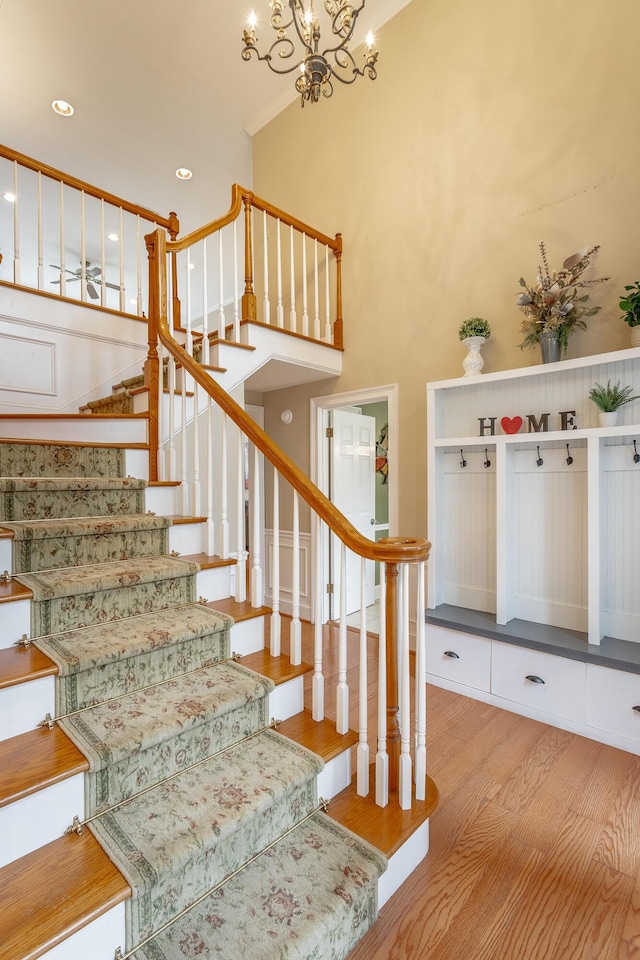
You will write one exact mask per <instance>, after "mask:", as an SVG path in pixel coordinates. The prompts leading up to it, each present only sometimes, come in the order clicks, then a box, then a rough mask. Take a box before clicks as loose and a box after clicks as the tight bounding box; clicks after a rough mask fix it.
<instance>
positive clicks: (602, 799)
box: [571, 745, 633, 824]
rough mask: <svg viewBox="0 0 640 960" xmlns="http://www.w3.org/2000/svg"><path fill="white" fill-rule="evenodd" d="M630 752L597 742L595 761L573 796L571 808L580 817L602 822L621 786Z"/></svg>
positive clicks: (627, 768)
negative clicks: (580, 787)
mask: <svg viewBox="0 0 640 960" xmlns="http://www.w3.org/2000/svg"><path fill="white" fill-rule="evenodd" d="M632 762H633V755H632V754H630V753H626V752H625V751H624V750H615V749H614V748H613V747H607V746H604V745H601V747H600V753H599V755H598V759H597V761H596V762H595V763H594V765H593V767H592V769H591V770H590V772H589V776H588V777H587V780H586V782H585V783H583V785H582V790H581V791H580V793H579V794H578V795H577V796H576V797H574V799H573V802H572V805H571V808H572V810H574V811H575V812H576V813H580V814H582V816H584V817H590V818H591V819H592V820H597V821H598V822H599V823H603V824H604V823H606V822H607V820H608V819H609V817H610V816H611V813H612V811H613V807H614V804H615V800H616V797H617V796H618V794H619V793H620V791H621V790H622V787H623V784H624V782H625V779H626V777H627V772H628V770H629V764H630V763H632Z"/></svg>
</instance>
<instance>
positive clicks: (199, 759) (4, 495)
mask: <svg viewBox="0 0 640 960" xmlns="http://www.w3.org/2000/svg"><path fill="white" fill-rule="evenodd" d="M0 448H4V449H0V464H1V465H2V472H3V473H4V474H5V478H3V479H0V494H1V496H0V511H1V512H0V518H2V519H0V523H2V524H3V525H4V526H7V527H10V529H11V530H12V532H13V534H14V541H13V550H14V563H15V566H14V569H15V570H18V571H19V573H18V578H19V580H20V581H21V582H22V583H24V584H25V585H26V586H28V587H29V588H30V589H31V590H32V591H33V595H34V599H33V601H32V603H31V611H32V614H31V621H32V622H31V628H32V632H31V635H32V637H34V638H36V639H35V643H36V645H37V646H38V647H39V648H40V649H41V650H42V651H44V652H45V653H46V654H47V655H48V656H49V657H51V659H52V660H54V662H55V663H56V664H57V666H58V669H59V676H58V678H57V690H56V710H57V714H58V716H61V717H63V718H64V719H61V720H60V721H59V722H60V725H61V727H62V728H63V729H64V731H65V732H66V733H67V735H68V736H69V737H70V738H71V739H72V740H73V741H74V742H75V743H76V745H77V746H78V747H79V748H80V749H81V750H82V752H83V753H84V754H85V755H86V756H87V758H88V760H89V768H90V769H89V772H88V773H87V774H86V779H85V803H86V806H85V813H84V816H85V817H87V818H88V817H94V816H95V817H96V818H95V819H93V820H92V821H91V823H90V824H89V829H91V830H92V832H93V833H94V835H95V836H96V837H97V839H98V840H99V842H100V843H101V844H102V846H103V847H104V849H105V850H106V852H107V853H108V854H109V856H110V857H111V858H112V859H113V861H114V862H115V863H116V864H117V866H118V867H119V869H120V870H121V872H122V873H123V874H124V875H125V877H126V878H127V880H128V882H129V883H130V885H131V887H132V890H133V896H132V898H131V900H130V901H128V903H127V916H126V919H127V939H126V944H121V945H117V944H114V949H115V947H116V946H121V947H122V949H123V950H132V949H133V948H134V947H136V946H137V945H138V944H139V943H141V942H144V946H142V947H140V949H139V950H136V953H135V956H136V957H139V958H143V960H183V958H184V957H195V956H198V957H203V958H208V957H211V958H214V957H223V956H224V957H225V960H236V958H237V960H240V958H241V957H242V958H244V957H246V956H247V955H249V954H252V955H254V957H255V958H260V957H264V958H265V960H266V958H270V960H271V958H275V957H287V958H290V960H294V958H295V960H311V958H313V960H342V958H344V957H346V955H347V953H348V952H349V951H350V949H351V948H352V947H353V945H354V944H355V943H356V942H357V940H358V939H359V938H360V937H361V936H362V935H363V934H364V933H365V932H366V930H367V929H368V928H369V926H370V925H371V924H372V923H373V922H374V921H375V918H376V914H377V882H378V878H379V876H380V874H381V873H382V871H383V870H384V869H385V867H386V860H385V858H384V857H383V856H382V854H380V853H379V852H378V851H376V850H374V849H373V848H372V847H370V846H369V845H368V844H366V843H364V842H363V841H361V840H360V839H359V838H357V837H355V836H354V835H352V834H350V833H349V832H348V831H345V830H344V829H343V828H342V827H340V826H338V825H337V824H335V823H334V822H333V821H331V820H330V819H329V818H327V817H326V816H325V815H324V814H321V813H317V812H314V811H316V809H317V787H316V776H317V774H318V772H319V770H320V769H321V767H322V761H321V760H320V759H319V758H318V757H316V756H315V755H314V754H312V753H309V752H308V751H307V750H305V749H304V748H302V747H300V746H298V745H296V744H295V743H293V742H292V741H290V740H288V739H287V738H285V737H282V736H281V735H280V734H278V733H277V732H275V731H274V730H273V729H271V728H270V727H269V725H268V717H267V709H268V706H267V705H268V700H267V696H268V694H269V692H270V691H271V689H272V687H273V685H272V683H271V681H269V680H266V679H265V678H263V677H260V676H258V675H257V674H255V673H253V672H252V671H249V670H247V669H246V668H244V667H242V666H241V665H240V664H238V663H235V662H233V660H231V659H229V656H230V640H229V631H230V627H231V621H230V619H229V618H228V617H226V616H225V615H223V614H220V613H216V612H215V611H214V610H211V609H210V608H208V607H205V606H203V605H202V604H198V603H196V602H195V598H196V574H197V572H198V569H199V568H198V567H197V565H195V564H192V563H189V562H187V561H184V560H180V559H178V558H175V557H168V556H165V555H164V554H166V550H167V528H168V525H169V523H168V521H166V520H163V519H162V518H158V517H153V516H148V515H145V514H144V513H143V509H144V504H143V503H141V500H142V498H143V496H144V487H145V484H144V483H143V482H141V481H135V480H132V479H130V478H126V479H125V478H124V476H123V473H124V471H123V465H124V464H123V460H122V457H121V452H120V451H117V450H114V451H112V450H107V449H106V448H95V449H94V450H93V451H91V448H82V447H79V448H75V447H72V448H65V447H59V446H46V445H38V447H37V449H36V450H35V451H34V450H32V448H31V447H30V446H29V445H26V444H23V445H19V444H0ZM7 448H15V449H14V450H13V455H11V451H10V450H8V449H7ZM16 474H20V476H19V477H18V476H16ZM41 518H42V519H41ZM66 714H71V715H70V716H66V717H65V715H66ZM75 813H77V811H70V816H69V820H70V821H71V819H72V817H73V814H75ZM262 851H265V852H262ZM60 869H62V870H63V869H64V864H62V865H61V866H60ZM229 877H230V879H225V878H229ZM176 918H177V920H176ZM174 920H176V922H175V923H174V922H173V921H174ZM157 931H160V932H159V933H158V935H157V936H156V932H157ZM147 938H151V939H150V940H148V942H147Z"/></svg>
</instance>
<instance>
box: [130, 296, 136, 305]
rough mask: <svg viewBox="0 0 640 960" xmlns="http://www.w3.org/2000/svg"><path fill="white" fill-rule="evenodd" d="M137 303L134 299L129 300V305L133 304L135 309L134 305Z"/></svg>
mask: <svg viewBox="0 0 640 960" xmlns="http://www.w3.org/2000/svg"><path fill="white" fill-rule="evenodd" d="M137 302H138V301H137V300H136V298H135V297H133V298H132V299H131V300H129V303H131V304H133V306H134V307H135V305H136V303H137Z"/></svg>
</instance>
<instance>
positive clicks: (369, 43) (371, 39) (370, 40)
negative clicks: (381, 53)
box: [366, 30, 375, 50]
mask: <svg viewBox="0 0 640 960" xmlns="http://www.w3.org/2000/svg"><path fill="white" fill-rule="evenodd" d="M374 43H375V38H374V36H373V34H372V32H371V30H369V33H368V34H367V39H366V44H367V47H368V48H369V50H370V49H371V47H372V46H373V44H374Z"/></svg>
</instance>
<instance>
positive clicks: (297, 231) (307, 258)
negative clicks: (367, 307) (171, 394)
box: [167, 184, 343, 364]
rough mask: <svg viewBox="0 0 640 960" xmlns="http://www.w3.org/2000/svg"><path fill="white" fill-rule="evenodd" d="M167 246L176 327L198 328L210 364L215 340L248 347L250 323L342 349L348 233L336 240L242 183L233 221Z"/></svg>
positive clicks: (235, 197) (225, 219) (235, 191)
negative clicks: (245, 329)
mask: <svg viewBox="0 0 640 960" xmlns="http://www.w3.org/2000/svg"><path fill="white" fill-rule="evenodd" d="M167 249H168V250H169V251H170V252H171V254H172V256H173V264H174V270H173V271H172V297H171V303H170V316H171V320H172V322H173V327H174V329H175V330H178V329H180V328H182V329H183V330H185V331H186V330H187V329H189V330H190V331H191V333H192V334H193V336H194V337H195V339H196V343H197V346H198V348H200V346H201V347H202V358H201V359H202V362H203V363H205V364H206V363H208V362H209V342H210V340H212V339H220V340H231V341H235V342H236V343H240V342H241V340H244V342H246V341H247V337H246V336H245V337H243V335H242V330H241V326H242V324H247V323H260V324H264V325H266V326H270V327H276V328H278V329H280V330H284V331H286V332H287V333H291V334H294V335H296V336H301V337H304V338H305V339H310V340H317V341H320V342H323V343H330V344H332V345H333V346H336V347H338V348H342V345H343V344H342V341H343V319H342V288H341V258H342V240H341V237H340V234H337V236H336V237H329V236H327V235H326V234H324V233H321V232H320V231H318V230H315V229H314V228H313V227H311V226H309V225H308V224H305V223H303V222H302V221H301V220H298V219H297V218H295V217H292V216H290V215H289V214H287V213H285V212H284V211H282V210H280V209H278V207H275V206H273V204H270V203H269V202H268V201H266V200H263V199H262V198H260V197H258V196H257V195H256V194H254V193H253V192H252V191H250V190H246V189H245V188H243V187H241V186H239V185H238V184H234V185H233V187H232V199H231V207H230V209H229V212H228V213H227V214H226V215H225V216H223V217H220V218H219V219H218V220H215V221H213V222H212V223H209V224H207V225H206V226H204V227H202V228H201V229H199V230H196V231H194V232H193V233H191V234H189V235H188V236H186V237H183V238H182V239H181V240H178V241H177V242H175V243H169V244H168V245H167ZM185 311H186V313H187V314H188V315H186V316H185Z"/></svg>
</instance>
